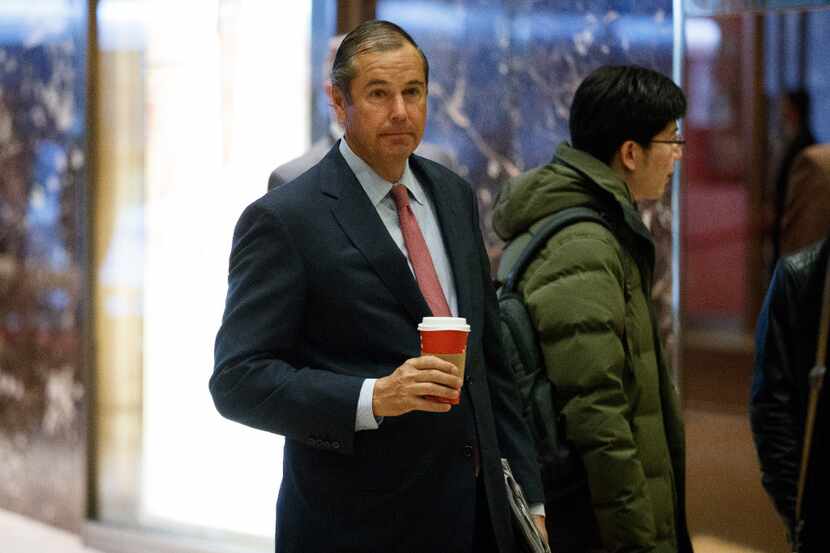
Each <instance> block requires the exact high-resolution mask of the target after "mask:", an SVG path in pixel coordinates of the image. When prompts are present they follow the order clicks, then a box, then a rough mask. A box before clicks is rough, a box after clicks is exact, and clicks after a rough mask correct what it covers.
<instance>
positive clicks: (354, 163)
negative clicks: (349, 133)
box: [339, 138, 426, 207]
mask: <svg viewBox="0 0 830 553" xmlns="http://www.w3.org/2000/svg"><path fill="white" fill-rule="evenodd" d="M339 150H340V154H341V155H342V156H343V159H345V160H346V164H347V165H348V166H349V169H351V170H352V173H354V176H355V177H356V178H357V181H358V182H359V183H360V186H361V187H363V190H364V191H365V192H366V195H367V196H369V200H370V201H371V202H372V205H373V206H375V207H377V205H378V204H379V203H380V202H382V201H383V199H384V198H385V197H386V196H387V195H389V192H390V191H391V190H392V186H393V185H394V183H391V182H389V181H388V180H386V179H384V178H383V177H381V176H380V175H378V174H377V173H376V172H375V170H374V169H372V168H371V167H370V166H369V164H368V163H366V162H365V161H363V159H361V158H360V157H359V156H358V155H357V154H356V153H354V152H353V151H352V149H351V148H350V147H349V144H348V143H347V142H346V139H345V138H343V139H341V140H340V145H339ZM400 183H401V184H403V185H404V186H406V188H407V190H409V193H410V195H411V196H412V197H413V198H414V199H415V201H416V202H418V203H419V204H425V202H426V194H425V193H424V189H423V187H422V186H421V183H419V182H418V179H416V178H415V174H414V173H413V172H412V169H411V168H410V167H409V163H407V164H406V165H405V166H404V169H403V175H401V180H400Z"/></svg>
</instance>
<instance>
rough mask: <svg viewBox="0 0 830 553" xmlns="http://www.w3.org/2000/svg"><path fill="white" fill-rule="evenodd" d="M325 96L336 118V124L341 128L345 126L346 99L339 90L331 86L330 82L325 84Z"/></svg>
mask: <svg viewBox="0 0 830 553" xmlns="http://www.w3.org/2000/svg"><path fill="white" fill-rule="evenodd" d="M326 94H328V97H329V105H330V106H331V109H333V110H334V115H335V117H337V122H338V123H340V125H341V126H345V124H346V97H345V96H344V95H343V93H342V92H341V91H340V89H339V88H337V87H336V86H334V85H332V84H331V82H328V83H326Z"/></svg>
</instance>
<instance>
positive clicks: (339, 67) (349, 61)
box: [331, 19, 429, 104]
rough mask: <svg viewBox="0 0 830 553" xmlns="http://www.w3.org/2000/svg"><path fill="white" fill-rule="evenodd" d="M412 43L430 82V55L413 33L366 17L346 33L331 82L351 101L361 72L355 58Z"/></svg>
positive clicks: (426, 80)
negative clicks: (354, 82) (421, 46)
mask: <svg viewBox="0 0 830 553" xmlns="http://www.w3.org/2000/svg"><path fill="white" fill-rule="evenodd" d="M406 43H409V44H411V45H412V46H414V47H415V49H416V50H417V51H418V54H420V56H421V60H423V62H424V79H425V82H426V83H427V84H428V83H429V62H428V61H427V57H426V55H424V52H423V51H422V50H421V48H420V47H418V45H417V44H416V43H415V40H414V39H413V38H412V37H411V36H409V33H407V32H406V31H404V30H403V29H401V28H400V27H399V26H397V25H395V24H394V23H391V22H389V21H383V20H380V19H373V20H371V21H364V22H363V23H361V24H360V25H358V26H357V27H355V28H354V29H352V31H351V32H350V33H349V34H347V35H346V37H345V38H344V39H343V42H342V43H340V47H339V48H338V49H337V54H336V55H335V56H334V64H333V65H332V67H331V84H332V86H333V87H335V88H337V89H338V90H339V91H340V92H341V93H342V94H343V96H344V97H345V98H346V101H347V102H349V103H350V104H351V102H352V94H351V84H352V80H353V79H354V78H355V77H356V76H357V68H356V67H355V63H354V60H355V59H356V58H357V56H359V55H361V54H368V53H370V52H387V51H390V50H397V49H399V48H403V46H404V45H405V44H406Z"/></svg>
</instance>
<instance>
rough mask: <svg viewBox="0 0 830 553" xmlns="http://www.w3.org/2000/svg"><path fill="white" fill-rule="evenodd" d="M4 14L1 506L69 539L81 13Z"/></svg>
mask: <svg viewBox="0 0 830 553" xmlns="http://www.w3.org/2000/svg"><path fill="white" fill-rule="evenodd" d="M16 5H18V6H20V5H21V4H20V3H17V4H16ZM14 6H15V3H12V4H11V5H10V6H6V7H0V19H2V25H0V508H4V509H11V510H14V511H18V512H20V513H23V514H26V515H29V516H33V517H36V518H39V519H41V520H43V521H45V522H49V523H52V524H57V525H59V526H63V527H65V528H69V529H77V527H78V526H79V525H80V522H81V519H82V516H83V494H84V459H85V456H84V443H83V426H82V419H83V412H84V410H83V401H84V386H83V379H82V375H81V366H80V357H81V329H80V320H79V317H80V312H81V304H80V301H81V288H82V279H83V277H82V269H81V267H80V266H79V256H80V253H81V248H82V245H83V241H82V235H83V229H84V225H85V224H86V223H85V222H84V221H81V220H80V214H82V213H84V211H83V209H82V208H81V205H80V203H79V202H80V198H81V191H82V190H83V187H84V184H85V182H86V178H87V177H86V151H85V139H86V120H85V99H84V86H85V72H86V70H85V52H84V49H85V34H84V33H85V31H84V18H85V14H86V5H85V3H84V2H77V1H71V0H66V1H63V2H60V1H51V2H41V3H37V2H35V3H31V4H29V5H27V8H26V9H25V10H18V11H15V9H14ZM9 10H11V12H10V13H4V12H9ZM18 12H19V13H18Z"/></svg>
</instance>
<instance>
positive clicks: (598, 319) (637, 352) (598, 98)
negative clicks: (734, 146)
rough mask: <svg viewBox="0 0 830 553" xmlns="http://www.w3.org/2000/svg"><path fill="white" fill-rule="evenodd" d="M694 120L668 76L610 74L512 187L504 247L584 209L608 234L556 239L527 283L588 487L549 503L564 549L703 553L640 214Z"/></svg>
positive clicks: (506, 195)
mask: <svg viewBox="0 0 830 553" xmlns="http://www.w3.org/2000/svg"><path fill="white" fill-rule="evenodd" d="M685 112H686V98H685V96H684V94H683V92H682V91H681V90H680V89H679V88H678V87H677V85H675V84H674V83H673V82H672V81H671V80H670V79H669V78H667V77H666V76H664V75H662V74H660V73H657V72H655V71H652V70H650V69H645V68H642V67H637V66H606V67H601V68H599V69H597V70H595V71H594V72H592V73H591V74H590V75H588V77H586V78H585V80H584V81H583V82H582V83H581V84H580V85H579V87H578V88H577V91H576V94H575V96H574V99H573V104H572V106H571V112H570V132H571V143H570V144H569V143H563V144H561V145H560V146H559V147H558V148H557V150H556V153H555V156H554V158H553V160H552V161H551V162H550V163H548V164H547V165H544V166H541V167H538V168H536V169H533V170H531V171H529V172H527V173H524V174H522V175H519V176H517V177H515V178H514V179H512V180H511V181H509V182H508V183H507V184H506V185H505V186H504V188H503V189H502V191H501V193H500V196H499V199H498V201H497V204H496V208H495V212H494V219H493V224H494V228H495V230H496V232H497V233H498V234H499V235H500V236H501V237H502V238H503V239H505V240H511V239H513V238H515V237H517V236H519V235H521V234H523V233H527V232H528V230H529V229H530V227H531V226H533V225H534V224H536V223H537V222H538V221H540V220H542V219H544V218H546V217H548V216H550V215H551V214H553V213H556V212H558V211H561V210H563V209H566V208H570V207H575V206H587V207H590V208H593V209H594V210H595V211H597V212H598V213H600V214H602V215H603V217H604V218H605V219H606V221H607V222H608V225H607V226H606V225H603V224H601V223H599V222H595V221H584V222H578V223H574V224H572V225H570V226H567V227H565V228H564V229H562V230H561V231H559V232H558V233H557V234H555V235H554V236H552V237H551V238H550V239H549V241H548V243H547V245H546V246H544V247H543V248H542V249H541V250H540V252H539V253H538V254H537V258H536V259H535V260H533V261H532V262H531V263H530V265H528V267H527V269H526V270H525V272H524V275H523V277H522V279H521V281H520V283H519V290H520V291H521V293H522V295H523V298H524V301H525V303H526V304H527V306H528V308H529V312H530V314H531V318H532V319H533V321H534V325H535V327H536V330H537V332H538V336H539V343H540V344H541V349H542V354H543V358H544V362H545V367H546V370H547V374H548V377H549V378H550V379H551V381H552V383H553V384H554V386H555V388H556V392H555V394H556V395H555V398H554V400H555V403H556V405H557V407H558V410H559V412H560V413H561V414H562V417H563V420H564V430H565V436H566V437H567V439H568V440H569V441H570V442H571V444H572V446H573V447H574V448H575V450H576V451H577V452H578V454H579V455H580V457H581V460H582V463H583V465H584V469H585V474H586V476H587V483H588V485H587V488H583V489H582V490H580V491H579V492H575V493H573V494H571V495H569V496H567V497H566V498H565V499H563V500H562V501H560V502H555V503H554V502H551V501H548V502H547V503H546V505H545V511H546V514H547V517H546V520H547V524H548V536H549V539H550V544H551V549H552V550H553V551H557V552H580V553H581V552H586V551H604V552H608V553H611V552H617V551H632V552H633V551H638V552H641V551H642V552H646V551H648V552H652V553H658V552H659V553H663V552H665V553H669V552H672V553H674V552H681V553H688V552H690V551H691V550H692V546H691V542H690V539H689V533H688V529H687V526H686V514H685V512H686V511H685V494H684V482H685V453H684V434H683V422H682V419H681V413H680V406H679V400H678V395H677V390H676V388H675V385H674V383H673V381H672V376H671V373H670V371H669V367H668V366H667V364H666V361H665V359H664V356H663V348H662V345H661V343H660V338H659V332H658V330H657V321H656V319H655V314H654V306H653V303H652V299H651V293H652V280H653V275H654V255H655V253H654V242H653V240H652V236H651V233H650V232H649V230H648V229H647V228H646V227H645V225H644V224H643V222H642V220H641V217H640V213H639V211H638V208H637V202H638V201H641V200H657V199H659V198H661V197H662V196H663V193H664V191H665V189H666V186H667V185H668V183H669V182H670V181H671V178H672V174H673V171H674V167H675V163H676V162H677V161H678V160H680V159H681V157H682V151H683V145H684V140H683V138H682V136H680V134H679V130H678V121H677V120H678V119H679V118H681V117H682V116H683V115H684V114H685ZM549 424H551V425H554V424H557V421H555V420H552V421H550V422H549ZM549 491H550V490H547V489H546V490H545V492H546V495H548V496H549V497H553V495H554V494H549V493H548V492H549ZM553 491H557V490H553Z"/></svg>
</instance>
